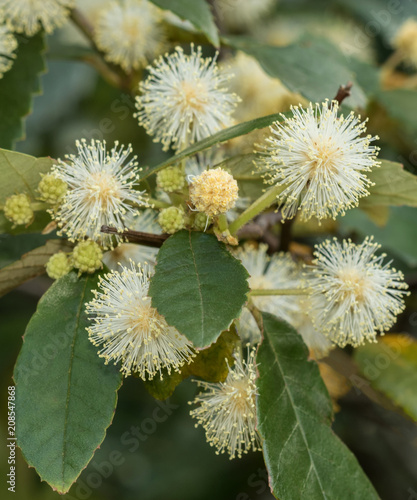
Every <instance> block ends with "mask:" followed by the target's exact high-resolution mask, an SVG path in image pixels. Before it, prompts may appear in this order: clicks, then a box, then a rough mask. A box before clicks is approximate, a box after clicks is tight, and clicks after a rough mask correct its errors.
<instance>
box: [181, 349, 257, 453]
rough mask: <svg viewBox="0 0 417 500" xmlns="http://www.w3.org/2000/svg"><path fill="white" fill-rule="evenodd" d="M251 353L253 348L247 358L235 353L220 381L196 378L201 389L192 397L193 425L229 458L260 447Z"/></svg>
mask: <svg viewBox="0 0 417 500" xmlns="http://www.w3.org/2000/svg"><path fill="white" fill-rule="evenodd" d="M254 357H255V350H252V351H251V352H250V354H249V359H248V361H247V362H246V361H244V360H242V358H241V356H240V355H235V360H236V361H235V364H234V366H233V367H232V368H230V369H229V373H228V375H227V378H226V380H225V382H223V383H218V384H213V383H208V382H200V381H199V382H197V384H198V386H199V387H202V388H203V389H205V391H204V392H202V393H201V394H199V395H198V396H197V397H196V398H195V399H194V401H193V403H194V404H198V405H199V406H198V407H197V408H196V409H195V410H192V411H191V412H190V414H191V416H192V417H193V418H195V419H197V422H198V424H197V425H201V426H203V428H204V430H205V432H206V439H207V442H208V443H209V444H210V445H211V446H215V447H216V453H217V454H219V453H228V454H229V456H230V459H233V458H235V457H236V456H238V458H241V456H242V454H244V453H248V451H250V450H251V449H252V450H253V451H256V450H260V449H261V443H260V438H259V435H258V433H257V431H256V385H255V379H256V365H255V362H254Z"/></svg>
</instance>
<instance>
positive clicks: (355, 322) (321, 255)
mask: <svg viewBox="0 0 417 500" xmlns="http://www.w3.org/2000/svg"><path fill="white" fill-rule="evenodd" d="M378 249H379V245H378V244H376V243H374V242H373V241H372V238H366V239H365V241H364V242H363V243H362V244H361V245H355V244H354V243H352V242H351V241H350V240H343V242H342V243H339V242H338V241H337V240H336V239H335V240H333V241H331V240H326V241H325V242H324V243H322V244H321V245H318V246H317V247H316V251H315V253H314V255H315V260H314V261H313V264H315V265H314V266H311V268H310V274H309V275H307V276H306V278H307V280H308V284H309V286H310V288H311V294H310V310H309V314H310V315H311V317H312V320H313V323H314V325H315V327H316V328H317V330H319V331H320V332H323V333H324V334H325V335H326V336H327V337H328V338H329V339H330V340H331V341H333V342H335V343H336V344H338V345H339V346H341V347H344V346H345V345H347V344H351V345H353V346H358V345H360V344H363V343H364V341H365V340H369V341H371V342H372V341H375V337H376V333H377V332H378V331H379V332H380V333H381V334H383V333H384V332H385V331H387V330H389V328H391V326H392V325H393V324H394V323H395V321H396V317H397V315H398V314H399V313H401V312H402V311H403V310H404V308H405V306H404V295H406V294H407V292H406V291H405V290H406V289H407V288H408V286H407V284H406V283H404V281H403V275H402V273H401V272H399V271H396V270H395V269H390V267H389V263H388V264H385V265H383V264H382V261H383V259H384V257H385V255H384V254H382V255H380V256H376V255H375V252H376V251H377V250H378Z"/></svg>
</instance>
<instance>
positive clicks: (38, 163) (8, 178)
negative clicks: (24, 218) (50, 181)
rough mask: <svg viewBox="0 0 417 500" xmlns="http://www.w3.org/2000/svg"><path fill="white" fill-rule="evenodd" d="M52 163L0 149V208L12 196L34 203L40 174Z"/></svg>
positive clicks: (46, 170) (48, 168) (52, 162)
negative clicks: (21, 197) (22, 197)
mask: <svg viewBox="0 0 417 500" xmlns="http://www.w3.org/2000/svg"><path fill="white" fill-rule="evenodd" d="M0 82H1V80H0ZM54 163H56V162H55V161H54V160H53V159H52V158H34V157H33V156H29V155H25V154H22V153H16V152H14V151H7V150H6V149H0V178H1V185H0V206H1V205H3V204H4V202H5V200H6V198H8V197H9V196H11V195H13V194H20V193H25V194H27V195H28V196H30V197H31V199H32V200H33V201H35V199H36V198H37V197H38V193H37V192H36V188H37V186H38V184H39V182H40V180H41V175H40V174H45V173H46V172H49V171H50V170H51V168H52V166H53V165H54Z"/></svg>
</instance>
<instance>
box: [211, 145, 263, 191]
mask: <svg viewBox="0 0 417 500" xmlns="http://www.w3.org/2000/svg"><path fill="white" fill-rule="evenodd" d="M257 157H258V156H257V155H256V154H245V155H238V156H233V157H232V158H228V159H227V160H225V161H223V162H222V163H219V165H216V166H219V167H221V168H223V169H224V170H227V171H228V172H230V173H231V174H232V175H233V177H234V179H236V181H237V183H238V185H239V196H240V197H242V198H250V199H251V200H256V199H258V198H259V197H260V196H261V195H262V194H263V192H264V190H265V188H266V184H265V182H264V180H263V178H262V172H261V170H260V169H259V167H257V166H255V160H256V159H257ZM258 163H259V162H258Z"/></svg>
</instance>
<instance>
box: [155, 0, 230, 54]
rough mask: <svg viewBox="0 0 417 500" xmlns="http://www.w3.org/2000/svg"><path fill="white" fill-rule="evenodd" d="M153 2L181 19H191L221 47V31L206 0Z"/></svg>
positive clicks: (216, 45) (163, 0)
mask: <svg viewBox="0 0 417 500" xmlns="http://www.w3.org/2000/svg"><path fill="white" fill-rule="evenodd" d="M151 2H152V3H154V4H155V5H157V6H158V7H160V8H161V9H164V10H170V11H171V12H173V13H174V14H176V15H177V16H178V17H180V18H181V19H184V20H187V21H190V23H191V24H193V25H194V26H195V27H196V28H197V29H198V30H200V31H202V32H203V33H204V34H205V35H206V37H207V39H208V40H209V41H210V42H211V43H212V44H213V45H214V46H215V47H219V45H220V41H219V33H218V31H217V26H216V24H215V22H214V19H213V15H212V13H211V10H210V6H209V4H208V3H207V2H206V0H151Z"/></svg>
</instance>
